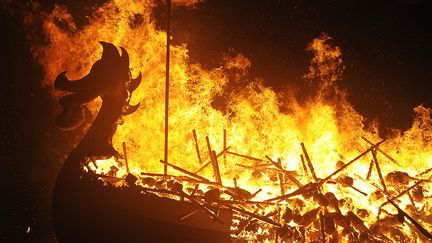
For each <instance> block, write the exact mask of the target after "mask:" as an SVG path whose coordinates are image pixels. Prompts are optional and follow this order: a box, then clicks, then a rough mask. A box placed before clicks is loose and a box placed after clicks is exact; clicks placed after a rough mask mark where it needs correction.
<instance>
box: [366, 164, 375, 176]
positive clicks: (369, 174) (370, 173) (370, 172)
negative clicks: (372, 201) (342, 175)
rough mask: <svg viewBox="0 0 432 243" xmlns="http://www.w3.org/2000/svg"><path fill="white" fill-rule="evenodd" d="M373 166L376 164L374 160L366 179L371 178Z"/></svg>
mask: <svg viewBox="0 0 432 243" xmlns="http://www.w3.org/2000/svg"><path fill="white" fill-rule="evenodd" d="M373 166H374V161H373V160H371V162H370V164H369V170H368V173H367V175H366V180H369V178H370V176H371V175H372V169H373Z"/></svg>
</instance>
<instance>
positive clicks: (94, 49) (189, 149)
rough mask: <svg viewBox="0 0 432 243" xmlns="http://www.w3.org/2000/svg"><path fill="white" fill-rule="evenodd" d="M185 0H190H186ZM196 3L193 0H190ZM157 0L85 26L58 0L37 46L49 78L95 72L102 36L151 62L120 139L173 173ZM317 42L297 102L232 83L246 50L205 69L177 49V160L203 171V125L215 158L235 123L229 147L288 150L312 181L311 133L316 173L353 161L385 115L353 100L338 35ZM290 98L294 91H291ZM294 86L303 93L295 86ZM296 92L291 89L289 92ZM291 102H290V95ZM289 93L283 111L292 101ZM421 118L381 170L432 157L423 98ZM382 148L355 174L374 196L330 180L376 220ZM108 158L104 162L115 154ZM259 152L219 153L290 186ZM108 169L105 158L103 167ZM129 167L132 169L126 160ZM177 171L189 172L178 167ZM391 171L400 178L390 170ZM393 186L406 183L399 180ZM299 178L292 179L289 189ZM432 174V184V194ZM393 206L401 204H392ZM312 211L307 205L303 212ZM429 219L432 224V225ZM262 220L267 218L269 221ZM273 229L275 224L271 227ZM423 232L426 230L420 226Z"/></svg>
mask: <svg viewBox="0 0 432 243" xmlns="http://www.w3.org/2000/svg"><path fill="white" fill-rule="evenodd" d="M179 2H181V1H179ZM185 2H186V1H185ZM154 6H155V3H154V2H153V1H145V0H142V1H138V0H137V1H126V0H113V1H109V2H107V3H105V4H104V5H102V6H100V7H99V8H98V9H96V10H95V11H94V13H93V14H92V15H91V16H90V17H89V23H88V24H87V25H85V26H82V27H79V28H78V27H77V26H76V25H75V23H74V19H73V17H72V16H71V14H70V13H69V11H68V10H67V9H66V8H65V7H64V6H62V5H55V7H54V9H53V10H52V11H51V12H50V13H48V14H46V16H45V18H44V23H43V32H44V34H45V35H46V37H47V40H48V42H47V43H48V44H46V45H41V46H39V47H38V48H35V51H34V54H35V57H36V58H37V60H38V61H39V63H40V64H42V66H43V67H44V70H45V79H44V84H45V85H48V86H52V82H53V80H54V79H55V77H56V75H57V74H58V73H60V72H62V71H63V70H68V71H69V72H68V75H70V76H69V78H71V79H74V78H79V77H82V76H83V75H85V74H86V73H87V72H88V71H89V69H90V67H91V65H92V64H93V63H94V62H95V61H96V60H97V59H98V58H99V57H100V55H101V51H102V49H101V47H100V46H99V44H98V42H97V41H98V40H103V41H107V42H111V43H113V44H115V45H116V46H122V47H124V48H125V49H127V50H128V52H129V55H130V59H131V62H130V66H131V71H132V75H133V76H136V75H137V74H138V73H139V72H142V73H143V82H142V84H141V85H140V87H139V88H138V89H137V91H135V93H134V96H133V100H132V101H131V103H134V104H135V103H137V102H139V101H140V102H141V107H140V109H139V110H138V111H137V112H135V113H134V114H132V115H130V116H127V117H124V118H123V119H124V123H123V124H122V125H121V126H119V127H118V129H117V132H116V134H115V137H114V145H115V148H116V149H117V150H118V151H122V146H121V144H122V142H126V144H127V147H128V159H129V167H130V170H131V172H133V173H136V174H139V173H140V172H141V171H145V172H154V173H162V172H163V165H162V164H161V163H160V162H159V160H160V159H162V158H163V147H164V146H163V141H164V124H163V119H164V91H165V86H164V82H165V40H166V37H165V35H166V33H165V32H164V31H163V30H158V29H156V26H155V23H154V21H153V19H152V9H153V8H154ZM307 50H308V51H310V52H312V53H313V55H314V57H313V58H312V60H311V65H310V69H309V73H308V74H306V75H305V76H304V79H305V82H307V83H308V84H309V85H310V87H311V90H312V95H311V96H310V98H309V99H308V100H307V101H306V102H302V103H300V102H297V101H296V100H295V99H294V98H290V99H289V100H288V101H286V100H283V99H284V98H283V97H282V96H281V95H278V94H277V93H276V92H275V91H274V90H273V89H272V88H270V87H266V86H264V85H263V82H262V80H260V79H255V80H248V82H247V85H246V86H245V87H244V88H242V89H241V90H239V89H234V90H232V89H229V88H228V87H229V86H230V82H240V81H241V80H245V79H246V75H247V72H248V69H249V67H250V66H251V65H252V64H251V62H250V61H249V60H248V59H247V58H246V57H245V56H243V55H242V54H238V55H236V56H235V57H224V58H223V62H224V63H223V65H221V66H220V67H218V68H214V69H205V68H203V67H202V66H201V65H200V64H199V63H192V62H191V61H190V60H189V56H188V49H187V45H178V46H172V48H171V67H170V68H171V74H170V75H171V77H170V80H171V81H170V87H171V88H170V90H171V93H170V110H169V162H170V163H172V164H175V165H178V166H181V167H182V168H185V169H187V170H189V171H197V170H198V169H199V168H200V167H201V164H200V163H199V162H198V159H197V154H196V149H195V144H194V138H193V134H192V130H194V129H195V130H196V133H197V138H198V142H199V149H200V151H201V156H202V158H203V160H209V155H208V151H207V144H206V140H205V137H206V136H208V137H209V140H210V143H211V147H212V149H213V150H215V151H216V152H217V153H218V152H220V151H222V150H223V149H224V145H223V144H224V141H223V140H224V138H223V131H224V129H226V134H227V141H226V142H227V146H231V148H230V151H232V152H235V153H238V154H243V155H248V156H251V157H254V158H258V159H260V160H262V161H266V159H265V156H266V155H267V156H269V157H270V158H271V159H272V160H274V161H277V160H278V159H280V161H281V164H282V167H283V168H284V169H286V170H288V171H294V173H296V174H297V178H298V180H299V181H300V182H301V183H302V184H306V183H308V182H310V181H311V180H312V179H311V178H310V177H309V176H307V174H306V172H305V171H304V170H303V166H302V161H301V159H300V155H301V154H303V151H302V147H301V146H300V144H301V143H302V142H303V143H304V144H305V148H306V149H307V152H308V154H309V156H310V159H311V162H312V164H313V167H314V170H315V172H316V176H317V177H318V178H325V177H326V176H328V175H330V174H331V173H332V172H333V171H335V170H336V169H337V168H338V167H337V162H338V161H342V162H344V163H347V162H348V161H349V160H350V159H352V158H354V157H356V156H357V155H358V154H360V153H361V152H362V151H364V150H366V149H367V148H368V147H369V146H370V144H368V143H367V142H365V141H364V140H363V139H361V138H362V137H364V138H366V139H367V140H369V141H371V142H372V143H377V142H379V141H381V140H382V138H380V137H379V135H378V128H377V126H371V127H368V128H366V127H365V126H364V125H363V117H362V116H361V115H360V114H359V113H357V112H356V111H355V109H354V107H353V106H352V105H351V104H350V103H349V102H348V98H347V93H346V92H345V91H343V90H340V89H339V88H338V87H337V82H339V81H341V75H342V72H343V69H344V67H343V62H342V51H341V49H340V48H339V47H335V46H332V45H331V37H330V36H328V35H326V34H323V35H321V36H320V37H318V38H316V39H314V40H313V41H312V42H311V43H310V45H309V46H308V47H307ZM221 95H223V97H224V98H225V99H226V101H225V103H226V104H227V107H226V109H223V110H222V109H216V108H215V107H213V106H212V105H211V103H212V101H213V100H214V99H215V98H216V97H217V96H221ZM284 97H287V96H284ZM288 97H292V96H288ZM285 99H286V98H285ZM283 101H284V102H283ZM282 104H284V106H286V107H284V108H287V109H284V110H288V111H289V112H282V111H281V108H282V107H281V106H282ZM99 105H100V101H94V102H92V103H91V104H89V107H90V108H91V110H92V111H93V113H97V110H98V108H99ZM413 111H414V121H413V125H412V127H411V128H410V129H408V130H407V131H404V132H402V131H396V130H395V133H394V134H393V137H391V138H388V139H387V141H386V142H385V143H383V144H382V145H381V146H380V147H379V148H380V150H382V151H384V153H385V154H387V155H388V157H392V158H394V160H395V161H397V163H398V165H396V164H395V163H394V162H392V161H391V160H390V159H389V158H388V157H387V156H386V155H384V153H381V152H378V153H377V159H378V161H380V166H381V172H382V174H383V175H384V176H386V175H388V174H389V173H391V172H394V171H404V172H407V173H408V174H409V176H411V177H415V176H417V175H418V174H420V173H421V172H423V171H425V170H427V169H428V168H430V167H432V141H431V140H432V126H431V123H432V121H431V116H430V113H431V109H429V108H426V107H424V106H422V105H419V106H418V107H415V108H414V110H413ZM372 159H373V158H372V155H371V153H368V154H367V155H365V156H363V157H362V158H361V159H360V160H359V161H357V162H356V163H354V164H353V165H352V166H350V167H348V168H347V169H346V170H345V171H344V174H345V175H349V176H350V177H352V178H354V184H353V186H355V187H356V188H357V189H359V190H360V191H363V192H364V193H367V194H368V195H369V196H368V197H365V196H363V195H361V194H360V193H358V192H357V191H353V190H352V189H351V188H348V187H347V188H341V187H340V186H337V185H335V184H325V185H324V190H325V191H328V192H333V193H334V194H335V195H337V197H338V198H339V199H346V201H348V202H349V203H348V204H346V205H348V206H344V207H342V208H343V210H344V212H349V211H353V210H354V209H366V210H367V211H368V212H371V214H370V215H369V216H365V218H364V220H365V222H366V224H367V225H368V226H370V225H372V224H373V222H374V221H375V219H376V215H377V214H378V208H379V207H380V205H381V204H382V203H383V202H385V200H384V199H383V198H381V199H376V198H375V197H373V195H375V194H374V192H376V188H375V187H373V186H371V184H372V183H375V184H376V185H378V186H380V185H381V184H380V178H379V175H378V173H377V171H376V170H373V171H372V175H371V178H370V180H369V181H365V180H363V179H364V178H365V177H366V174H367V173H368V170H369V166H370V161H371V160H372ZM97 164H98V168H99V170H100V171H99V172H102V171H105V172H106V171H107V170H109V168H110V167H111V165H114V163H113V161H111V160H109V161H105V163H104V161H97ZM103 164H104V165H103ZM259 164H260V162H259V160H250V159H247V158H241V157H238V156H235V155H232V154H226V159H225V158H222V157H220V158H219V166H220V171H221V176H222V181H223V183H224V185H227V186H233V182H232V181H233V178H236V179H237V183H238V185H240V186H241V187H242V188H244V189H247V190H250V191H256V190H257V189H258V188H261V189H262V192H261V193H259V194H258V195H257V196H256V199H258V200H264V199H268V198H271V197H274V196H278V195H280V193H281V191H280V186H279V184H278V183H276V182H275V181H277V180H275V179H274V178H271V176H269V175H268V174H266V173H264V172H263V173H258V172H256V171H254V170H249V169H245V168H248V167H257V166H259ZM93 169H95V170H96V168H93ZM121 173H122V174H125V171H121ZM169 173H171V174H177V173H178V172H176V171H174V170H172V169H169ZM199 174H200V175H201V176H204V177H206V178H213V176H214V175H213V171H212V170H211V168H206V169H205V170H203V171H201V172H200V173H199ZM387 182H389V179H387ZM388 187H389V188H390V189H389V190H390V192H392V195H396V194H397V192H398V190H400V187H398V185H396V184H394V185H388ZM294 189H296V187H295V186H289V185H287V186H286V187H285V190H286V191H292V190H294ZM431 189H432V188H431V187H430V184H425V185H424V187H423V190H424V193H425V194H426V195H429V194H430V192H431V191H432V190H431ZM306 204H307V205H306V208H308V209H309V210H310V209H311V208H314V207H316V206H314V205H313V204H314V203H313V202H312V201H306ZM410 204H411V202H410V200H409V198H408V197H406V196H404V198H403V200H402V201H401V202H400V206H401V207H402V208H406V207H407V205H410ZM416 206H417V208H419V209H420V208H422V207H423V208H424V210H423V213H426V212H428V213H427V215H429V216H430V211H431V210H430V209H431V203H430V201H428V200H426V201H425V202H422V203H421V204H420V203H418V204H417V205H416ZM386 210H388V211H390V212H392V213H395V212H396V211H395V210H394V209H393V208H391V207H386ZM303 212H305V211H303ZM404 227H405V228H403V231H404V232H405V233H406V234H408V235H411V236H413V235H414V234H415V233H414V230H411V229H410V228H407V226H406V225H405V226H404ZM428 227H429V228H428V229H429V230H430V229H431V227H430V226H428ZM261 230H262V229H261ZM264 231H265V230H264ZM414 237H415V239H418V236H414Z"/></svg>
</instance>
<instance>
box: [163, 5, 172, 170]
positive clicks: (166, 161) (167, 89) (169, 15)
mask: <svg viewBox="0 0 432 243" xmlns="http://www.w3.org/2000/svg"><path fill="white" fill-rule="evenodd" d="M166 5H167V10H166V11H167V26H166V28H167V36H166V37H167V38H166V67H165V144H164V175H167V174H168V164H167V163H168V104H169V103H168V102H169V67H170V42H171V38H170V36H171V0H166Z"/></svg>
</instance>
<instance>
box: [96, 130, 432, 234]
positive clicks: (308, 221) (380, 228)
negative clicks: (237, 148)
mask: <svg viewBox="0 0 432 243" xmlns="http://www.w3.org/2000/svg"><path fill="white" fill-rule="evenodd" d="M193 137H194V141H195V148H196V153H197V158H198V161H199V163H200V165H201V168H200V169H199V170H197V171H195V172H192V171H188V170H186V169H184V168H182V167H180V166H177V165H174V164H172V163H165V162H164V161H162V160H161V161H160V162H161V163H162V164H165V165H167V166H168V167H169V168H171V169H172V170H174V171H176V172H177V173H175V174H177V175H165V174H157V173H146V172H141V173H140V174H139V175H137V174H132V173H130V171H129V166H128V160H127V154H126V145H125V143H123V149H124V160H120V162H119V164H118V165H117V166H114V165H112V166H111V167H110V170H109V172H108V173H104V172H102V171H101V170H98V169H99V168H96V164H98V162H100V161H93V162H91V163H90V164H89V166H88V169H89V170H88V171H90V172H92V173H93V170H94V171H98V172H97V173H100V174H97V176H99V177H100V179H101V180H103V181H104V182H105V183H106V184H109V185H115V186H129V187H135V188H136V189H138V190H139V191H141V192H144V193H150V194H155V195H157V196H160V197H166V198H170V199H171V200H177V201H180V202H188V203H192V204H193V205H194V206H195V208H196V209H194V210H192V211H190V212H188V213H186V214H184V215H183V216H181V217H179V218H178V221H179V222H180V221H187V220H188V219H189V218H190V217H191V216H193V215H194V214H196V213H197V212H204V213H205V214H207V216H208V217H209V218H211V219H213V220H214V222H217V223H219V224H230V225H231V227H230V234H231V237H232V238H233V239H243V240H258V241H260V242H262V241H271V242H339V241H351V242H370V241H393V242H394V241H397V242H410V241H414V242H415V241H427V240H428V239H429V240H431V239H432V235H431V234H430V233H429V232H430V228H431V226H432V218H431V212H430V207H431V205H430V197H431V196H432V195H431V191H430V190H429V188H430V183H431V182H432V180H431V179H432V173H431V171H432V168H431V169H428V170H425V171H423V172H422V173H419V174H417V175H414V176H410V175H409V174H408V173H405V172H403V171H393V172H391V173H388V174H387V175H383V174H382V172H381V167H380V166H381V165H380V164H381V163H394V164H395V165H397V164H398V162H397V161H396V160H395V159H393V158H392V157H391V156H389V155H388V154H387V153H386V152H385V151H383V150H382V149H380V145H381V144H383V143H385V141H384V140H383V141H380V142H378V143H372V142H371V141H369V140H368V139H367V138H365V137H362V140H363V141H364V143H365V144H366V145H367V146H368V147H367V149H365V150H364V151H362V152H361V153H359V154H358V156H356V157H355V158H353V159H351V160H346V159H345V158H344V157H343V156H342V155H340V160H339V161H337V162H336V168H337V169H336V170H335V171H334V172H333V173H331V174H329V175H328V176H326V177H324V178H319V177H318V176H317V173H316V171H315V168H314V163H317V162H315V161H313V160H312V158H311V156H310V155H309V153H308V151H307V148H306V145H305V144H303V143H301V144H300V145H299V146H301V149H302V154H301V155H300V157H301V165H300V166H299V167H301V168H302V171H290V170H287V169H285V168H284V166H283V164H282V163H281V159H279V158H278V159H277V160H274V159H272V158H270V157H269V156H264V157H265V159H260V158H255V157H252V156H249V155H244V154H239V153H236V152H234V151H233V150H232V149H231V147H230V146H227V144H226V131H224V140H223V141H224V145H223V150H222V151H220V152H218V153H216V151H214V150H213V149H212V146H211V144H210V140H209V138H208V137H206V143H207V149H208V151H206V152H208V157H209V160H208V161H202V159H203V157H206V156H203V155H202V153H201V152H200V149H199V146H198V142H197V139H196V137H197V136H196V131H195V130H194V131H193ZM377 154H380V155H382V157H385V158H386V159H387V161H379V160H378V156H377ZM368 155H369V157H371V158H372V159H371V161H370V165H369V170H368V171H367V173H365V174H361V173H354V174H350V173H347V172H346V169H347V168H349V167H350V166H352V165H353V164H354V163H356V162H359V160H360V159H362V158H365V157H367V156H368ZM231 156H234V157H239V158H242V159H244V160H247V161H249V162H250V163H249V164H248V165H246V164H236V165H235V166H236V167H237V168H238V169H239V170H249V171H250V172H251V173H254V174H262V175H265V177H266V178H267V179H268V181H267V182H266V183H267V184H269V185H271V186H272V187H273V188H279V195H277V196H276V195H275V193H274V192H266V191H265V190H263V189H262V188H256V189H255V190H254V191H248V190H246V189H244V188H242V185H240V184H238V182H237V179H236V178H233V181H232V182H227V181H223V180H222V177H221V171H220V168H219V164H220V161H221V160H224V161H227V162H229V160H230V157H231ZM123 162H124V163H123ZM224 163H226V162H224ZM206 167H212V169H213V173H214V180H211V179H208V178H205V177H204V176H202V175H200V173H201V172H202V171H203V170H204V169H205V168H206ZM120 170H123V173H118V172H119V171H120ZM373 173H376V174H377V175H378V178H379V179H378V180H376V181H374V180H372V177H371V175H372V174H373ZM121 174H123V176H122V177H119V175H121ZM228 184H231V185H232V186H228ZM357 184H360V185H361V184H366V185H368V187H369V190H367V192H366V191H363V190H362V189H361V188H358V187H357V186H356V185H357ZM265 193H266V194H267V195H266V196H260V197H258V195H262V194H265ZM356 201H362V202H366V203H365V204H363V205H365V206H367V205H368V204H369V203H370V202H375V204H376V203H377V202H379V203H380V206H379V207H377V208H373V207H364V208H363V207H357V206H356V205H358V202H356ZM220 211H232V212H234V213H235V215H234V218H233V220H232V222H224V220H223V219H222V218H220V217H219V214H220Z"/></svg>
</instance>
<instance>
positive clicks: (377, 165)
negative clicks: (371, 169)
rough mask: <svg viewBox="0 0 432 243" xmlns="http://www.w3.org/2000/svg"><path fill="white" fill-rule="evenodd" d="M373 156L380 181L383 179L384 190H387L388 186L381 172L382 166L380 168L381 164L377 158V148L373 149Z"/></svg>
mask: <svg viewBox="0 0 432 243" xmlns="http://www.w3.org/2000/svg"><path fill="white" fill-rule="evenodd" d="M372 158H373V161H374V163H375V167H376V169H377V172H378V176H379V178H380V181H381V185H382V186H383V189H384V191H385V192H387V187H386V185H385V182H384V178H383V176H382V174H381V168H380V166H379V164H378V160H377V157H376V150H375V149H372Z"/></svg>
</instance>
